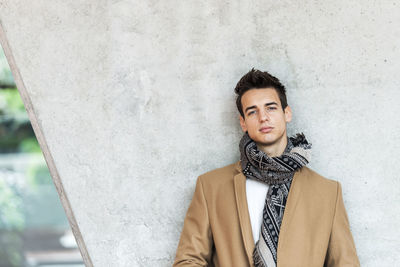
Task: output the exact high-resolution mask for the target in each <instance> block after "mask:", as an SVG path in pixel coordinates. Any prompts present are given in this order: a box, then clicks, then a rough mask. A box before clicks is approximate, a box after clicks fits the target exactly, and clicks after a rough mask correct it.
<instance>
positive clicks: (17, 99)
mask: <svg viewBox="0 0 400 267" xmlns="http://www.w3.org/2000/svg"><path fill="white" fill-rule="evenodd" d="M0 99H1V102H0V112H1V111H3V112H4V113H8V114H20V113H21V112H25V107H24V104H23V102H22V99H21V96H20V95H19V92H18V90H17V88H7V89H2V90H0Z"/></svg>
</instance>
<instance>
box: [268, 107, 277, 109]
mask: <svg viewBox="0 0 400 267" xmlns="http://www.w3.org/2000/svg"><path fill="white" fill-rule="evenodd" d="M268 109H276V107H269V108H268Z"/></svg>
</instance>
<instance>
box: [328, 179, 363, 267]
mask: <svg viewBox="0 0 400 267" xmlns="http://www.w3.org/2000/svg"><path fill="white" fill-rule="evenodd" d="M324 266H326V267H338V266H340V267H342V266H343V267H345V266H358V267H359V266H360V262H359V260H358V256H357V252H356V247H355V244H354V240H353V236H352V234H351V231H350V224H349V219H348V217H347V212H346V209H345V207H344V203H343V197H342V186H341V184H340V182H337V195H336V206H335V214H334V217H333V223H332V229H331V236H330V239H329V245H328V250H327V254H326V258H325V264H324Z"/></svg>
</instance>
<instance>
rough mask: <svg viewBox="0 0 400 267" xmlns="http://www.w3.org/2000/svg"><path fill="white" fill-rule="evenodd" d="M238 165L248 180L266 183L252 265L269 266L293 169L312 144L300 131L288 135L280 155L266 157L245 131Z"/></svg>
mask: <svg viewBox="0 0 400 267" xmlns="http://www.w3.org/2000/svg"><path fill="white" fill-rule="evenodd" d="M239 150H240V164H241V167H242V170H243V174H244V175H245V176H246V178H248V179H255V180H257V181H260V182H263V183H266V184H268V185H269V188H268V192H267V195H266V198H265V204H264V209H263V222H262V224H261V231H260V236H259V240H258V241H257V242H256V245H255V248H254V251H253V260H254V265H255V267H271V266H276V263H277V248H278V238H279V230H280V226H281V224H282V219H283V213H284V210H285V205H286V200H287V197H288V194H289V189H290V185H291V183H292V180H293V175H294V172H295V171H296V170H298V169H300V168H301V167H302V166H305V165H306V164H307V163H308V162H309V161H310V158H311V143H308V141H307V140H306V138H305V136H304V134H303V133H297V134H296V136H293V137H290V138H287V146H286V148H285V150H284V152H283V153H282V155H280V156H279V157H269V156H268V155H267V154H266V153H265V152H263V151H261V150H259V149H258V147H257V144H256V143H255V142H254V141H253V140H252V139H251V138H250V136H249V135H248V133H247V132H246V133H245V134H244V135H243V137H242V138H241V140H240V142H239Z"/></svg>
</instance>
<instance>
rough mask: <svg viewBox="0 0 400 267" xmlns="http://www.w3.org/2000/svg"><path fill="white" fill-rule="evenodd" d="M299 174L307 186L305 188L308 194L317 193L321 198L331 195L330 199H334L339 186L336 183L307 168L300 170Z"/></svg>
mask: <svg viewBox="0 0 400 267" xmlns="http://www.w3.org/2000/svg"><path fill="white" fill-rule="evenodd" d="M301 173H302V174H303V175H302V176H303V179H304V182H305V183H306V185H307V186H306V188H307V189H308V190H310V192H318V194H320V195H321V196H324V195H325V196H328V195H332V197H336V193H337V190H338V185H339V182H338V181H335V180H333V179H329V178H326V177H325V176H323V175H321V174H319V173H318V172H316V171H315V170H313V169H311V168H309V167H307V166H304V167H302V168H301Z"/></svg>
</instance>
